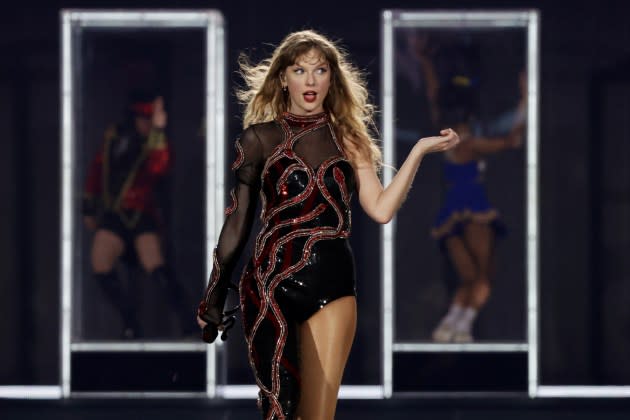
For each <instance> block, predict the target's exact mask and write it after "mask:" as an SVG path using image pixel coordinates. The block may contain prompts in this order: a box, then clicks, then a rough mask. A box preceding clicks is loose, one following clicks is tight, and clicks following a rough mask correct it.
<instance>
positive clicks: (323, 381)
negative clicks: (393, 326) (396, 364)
mask: <svg viewBox="0 0 630 420" xmlns="http://www.w3.org/2000/svg"><path fill="white" fill-rule="evenodd" d="M356 325H357V304H356V299H355V298H354V297H353V296H346V297H343V298H340V299H337V300H334V301H333V302H331V303H329V304H328V305H326V306H324V307H323V308H322V309H321V310H319V311H318V312H317V313H315V315H313V316H312V317H311V318H309V319H308V320H307V321H306V322H304V323H303V324H302V325H301V326H300V374H301V378H302V381H301V382H302V389H301V397H300V404H299V408H298V418H299V419H300V420H332V419H333V418H334V417H335V410H336V408H337V394H338V393H339V386H340V385H341V378H342V376H343V370H344V368H345V366H346V361H347V360H348V355H349V354H350V348H351V347H352V341H353V340H354V333H355V330H356Z"/></svg>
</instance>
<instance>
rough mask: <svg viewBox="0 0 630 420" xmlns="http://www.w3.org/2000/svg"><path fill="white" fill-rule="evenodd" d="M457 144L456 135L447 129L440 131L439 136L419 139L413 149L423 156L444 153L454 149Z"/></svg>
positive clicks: (457, 138) (457, 137)
mask: <svg viewBox="0 0 630 420" xmlns="http://www.w3.org/2000/svg"><path fill="white" fill-rule="evenodd" d="M458 143H459V136H458V135H457V133H456V132H455V131H454V130H453V129H451V128H447V129H444V130H442V131H440V135H439V136H432V137H424V138H421V139H420V140H418V142H417V143H416V145H415V146H414V148H419V149H420V152H421V153H422V154H423V155H425V154H428V153H433V152H444V151H446V150H448V149H451V148H453V147H455V146H456V145H457V144H458Z"/></svg>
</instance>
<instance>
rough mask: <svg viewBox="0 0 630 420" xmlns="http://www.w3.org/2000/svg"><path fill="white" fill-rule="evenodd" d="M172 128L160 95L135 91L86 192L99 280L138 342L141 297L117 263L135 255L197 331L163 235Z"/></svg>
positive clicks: (126, 332) (187, 326) (185, 326)
mask: <svg viewBox="0 0 630 420" xmlns="http://www.w3.org/2000/svg"><path fill="white" fill-rule="evenodd" d="M166 123H167V114H166V111H165V109H164V100H163V99H162V98H161V97H157V98H154V97H153V96H151V95H148V94H146V93H135V94H133V95H132V98H131V101H130V103H129V105H128V110H127V116H126V119H125V122H124V123H122V124H119V125H117V126H116V127H111V128H110V129H109V130H108V131H107V132H106V133H105V141H104V143H103V146H102V148H101V149H100V150H99V152H98V153H97V155H96V157H95V158H94V160H93V161H92V163H91V165H90V168H89V171H88V177H87V182H86V186H85V191H84V195H83V209H82V210H83V220H84V224H85V226H86V227H87V228H88V229H89V230H91V231H94V232H95V233H94V239H93V240H92V249H91V263H92V270H93V277H94V279H95V280H96V282H97V283H98V284H99V286H100V287H101V288H102V290H103V292H104V294H105V296H106V298H107V299H108V300H109V301H110V303H111V304H112V305H113V306H114V307H115V308H116V309H117V310H118V312H119V313H120V315H121V318H122V321H123V332H122V338H125V339H132V338H139V337H141V336H142V335H143V332H142V326H141V324H140V322H139V320H138V319H137V316H136V308H135V305H134V300H135V299H134V298H133V296H131V295H130V294H129V293H127V291H126V290H125V288H124V287H123V282H122V279H120V278H119V276H118V275H117V270H116V263H117V262H118V260H119V259H120V258H123V257H128V258H127V259H131V260H132V261H133V260H135V259H136V258H137V260H138V261H139V263H140V265H141V266H142V268H143V269H144V271H145V272H146V274H147V276H148V277H149V279H150V281H151V282H152V283H153V284H155V285H156V286H157V287H159V288H160V289H161V290H162V291H163V293H164V295H165V296H166V298H167V299H168V301H169V304H170V305H171V306H172V307H173V309H174V310H175V312H176V315H177V317H178V321H179V323H180V326H181V329H182V332H183V333H184V334H190V333H191V332H192V330H193V329H194V327H195V324H194V323H192V322H191V320H190V314H189V313H188V310H187V309H186V308H187V304H186V297H185V293H184V289H183V288H182V286H181V285H180V284H179V283H177V282H176V280H175V279H174V278H173V276H172V275H170V274H169V272H168V271H169V270H168V269H167V265H166V262H165V259H164V256H163V252H162V249H163V246H162V245H163V244H162V240H161V238H160V234H159V230H160V226H159V225H160V218H159V217H158V206H157V202H156V196H155V190H156V189H157V186H158V184H159V183H160V182H161V180H162V179H163V178H164V177H165V176H166V175H167V173H168V171H169V170H170V167H171V165H172V151H171V148H170V146H169V143H168V141H167V138H166V134H165V129H166Z"/></svg>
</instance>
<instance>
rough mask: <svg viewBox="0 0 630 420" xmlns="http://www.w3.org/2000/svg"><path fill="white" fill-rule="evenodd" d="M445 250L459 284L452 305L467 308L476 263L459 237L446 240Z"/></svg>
mask: <svg viewBox="0 0 630 420" xmlns="http://www.w3.org/2000/svg"><path fill="white" fill-rule="evenodd" d="M446 249H447V250H448V255H449V258H450V260H451V262H452V263H453V266H454V267H455V272H456V273H457V276H458V277H459V280H460V282H461V283H460V285H459V287H458V288H457V290H456V291H455V296H454V297H453V303H456V304H459V305H461V306H468V305H469V304H470V299H471V296H472V285H473V282H474V281H475V279H476V278H477V272H478V267H477V264H476V261H475V259H474V257H473V255H472V254H471V251H470V250H469V249H468V247H467V244H466V242H465V241H464V239H462V238H461V237H459V236H451V237H450V238H448V239H447V240H446Z"/></svg>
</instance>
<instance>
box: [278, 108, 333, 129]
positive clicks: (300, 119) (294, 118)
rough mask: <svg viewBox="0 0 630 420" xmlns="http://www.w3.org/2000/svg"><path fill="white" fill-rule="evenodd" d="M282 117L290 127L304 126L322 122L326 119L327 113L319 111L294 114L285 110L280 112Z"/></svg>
mask: <svg viewBox="0 0 630 420" xmlns="http://www.w3.org/2000/svg"><path fill="white" fill-rule="evenodd" d="M282 118H283V119H284V120H285V121H286V122H287V123H288V124H289V126H291V127H300V128H304V127H306V126H309V125H313V124H318V123H323V122H326V121H328V113H326V112H320V113H319V114H313V115H296V114H292V113H290V112H288V111H285V112H283V113H282Z"/></svg>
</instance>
